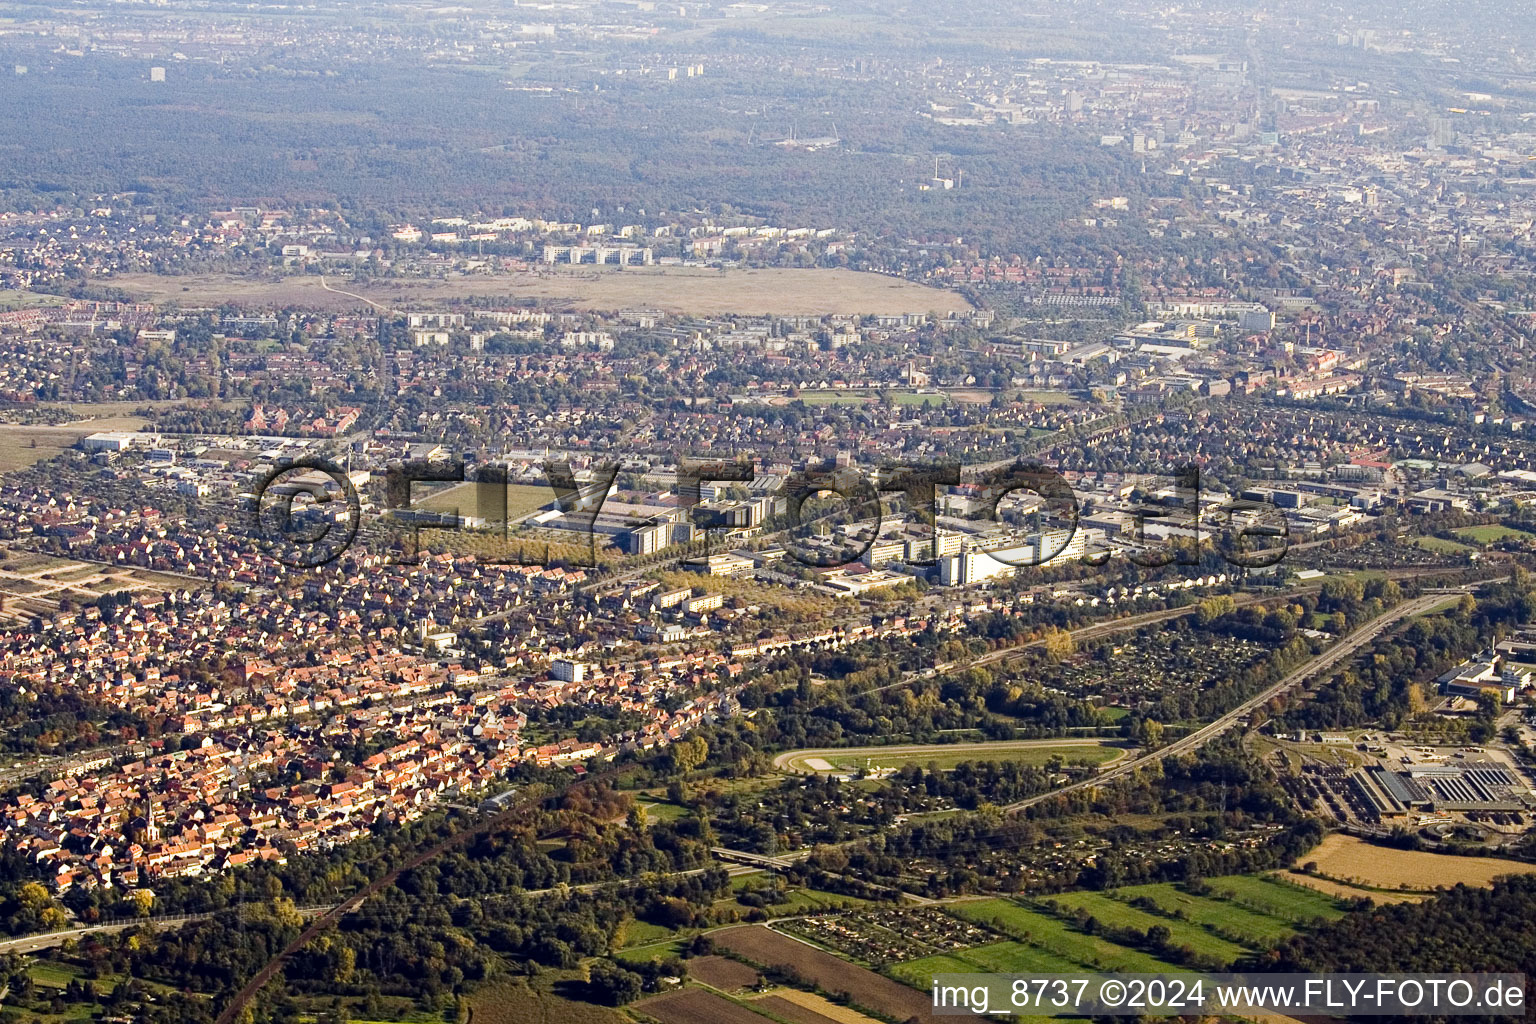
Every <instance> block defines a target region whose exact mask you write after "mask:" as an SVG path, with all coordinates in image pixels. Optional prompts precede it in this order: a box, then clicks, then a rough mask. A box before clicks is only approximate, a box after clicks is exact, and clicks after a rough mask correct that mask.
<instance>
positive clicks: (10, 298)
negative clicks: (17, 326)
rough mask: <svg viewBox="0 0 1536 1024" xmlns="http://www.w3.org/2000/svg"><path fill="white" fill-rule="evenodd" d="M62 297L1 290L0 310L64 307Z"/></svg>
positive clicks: (8, 289)
mask: <svg viewBox="0 0 1536 1024" xmlns="http://www.w3.org/2000/svg"><path fill="white" fill-rule="evenodd" d="M64 302H65V299H64V297H63V296H62V295H43V294H41V293H39V292H25V291H18V290H16V289H14V288H0V310H11V309H31V308H32V307H33V306H62V305H63V304H64Z"/></svg>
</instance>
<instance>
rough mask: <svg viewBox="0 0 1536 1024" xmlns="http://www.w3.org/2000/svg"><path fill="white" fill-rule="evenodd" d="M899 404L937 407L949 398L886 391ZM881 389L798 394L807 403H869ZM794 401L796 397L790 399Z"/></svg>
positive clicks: (876, 399) (910, 392)
mask: <svg viewBox="0 0 1536 1024" xmlns="http://www.w3.org/2000/svg"><path fill="white" fill-rule="evenodd" d="M883 393H884V394H888V395H890V396H891V399H892V400H893V401H894V402H895V403H896V404H897V405H910V406H921V405H922V404H923V403H924V402H931V403H932V404H933V405H934V407H935V408H937V407H938V406H941V405H947V404H948V403H949V398H948V397H947V396H946V395H941V394H922V393H919V392H916V391H886V392H883ZM881 394H882V392H881V391H876V390H864V389H842V390H827V391H802V392H800V394H799V395H798V396H797V397H798V398H799V399H800V401H802V402H804V403H805V404H806V405H867V404H869V403H870V402H877V401H879V400H880V395H881ZM790 401H794V399H793V398H792V399H790Z"/></svg>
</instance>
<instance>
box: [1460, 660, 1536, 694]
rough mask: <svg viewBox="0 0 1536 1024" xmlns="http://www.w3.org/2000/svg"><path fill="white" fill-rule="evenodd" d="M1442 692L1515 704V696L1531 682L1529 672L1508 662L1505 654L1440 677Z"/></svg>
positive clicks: (1468, 665) (1471, 662)
mask: <svg viewBox="0 0 1536 1024" xmlns="http://www.w3.org/2000/svg"><path fill="white" fill-rule="evenodd" d="M1439 682H1440V692H1441V693H1443V694H1445V695H1447V696H1451V697H1478V696H1481V695H1482V694H1485V693H1488V694H1492V695H1493V696H1495V697H1497V698H1498V699H1499V702H1500V703H1503V704H1513V703H1514V702H1515V694H1516V693H1517V692H1518V691H1520V690H1521V689H1523V688H1524V687H1526V686H1529V685H1530V683H1531V673H1530V670H1529V669H1524V668H1517V667H1516V666H1514V665H1508V664H1506V663H1505V661H1504V658H1503V656H1502V655H1498V654H1495V655H1494V656H1493V657H1492V658H1488V659H1485V660H1479V661H1469V662H1466V663H1464V664H1462V665H1459V666H1457V667H1456V668H1453V669H1451V671H1449V672H1447V673H1446V674H1445V675H1443V676H1441V677H1440V680H1439Z"/></svg>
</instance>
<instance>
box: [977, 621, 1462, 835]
mask: <svg viewBox="0 0 1536 1024" xmlns="http://www.w3.org/2000/svg"><path fill="white" fill-rule="evenodd" d="M1444 600H1445V597H1444V595H1443V594H1430V595H1427V596H1424V597H1418V598H1415V599H1414V600H1412V601H1404V602H1403V603H1402V604H1400V605H1398V606H1397V607H1396V608H1393V609H1391V610H1390V611H1386V612H1383V613H1381V614H1380V615H1378V616H1377V617H1376V618H1374V619H1372V620H1371V621H1370V622H1367V623H1366V624H1365V625H1363V626H1361V627H1360V628H1359V629H1357V630H1355V631H1354V632H1353V633H1351V634H1349V635H1348V636H1347V637H1345V638H1344V639H1342V640H1339V641H1337V642H1335V643H1334V644H1333V645H1332V646H1331V647H1329V648H1328V649H1327V650H1325V651H1323V653H1321V654H1319V655H1318V656H1317V657H1315V658H1313V659H1312V660H1311V661H1308V662H1307V663H1306V664H1305V665H1302V666H1301V667H1300V668H1298V669H1296V670H1295V671H1294V672H1292V673H1290V674H1289V675H1287V676H1286V677H1285V678H1284V679H1282V680H1280V681H1279V682H1278V683H1276V684H1275V685H1273V686H1271V687H1269V688H1268V689H1267V690H1264V691H1263V692H1262V693H1259V694H1256V695H1255V696H1253V697H1250V698H1248V699H1247V700H1245V701H1243V702H1242V703H1241V704H1239V705H1238V706H1237V707H1235V708H1233V709H1232V710H1231V711H1228V712H1227V713H1226V714H1224V715H1222V716H1221V717H1220V718H1218V719H1216V720H1215V721H1213V722H1211V723H1210V724H1208V725H1205V726H1202V727H1201V728H1199V729H1196V730H1195V731H1194V732H1192V733H1190V734H1189V735H1188V736H1183V737H1180V738H1179V739H1177V740H1174V741H1173V742H1172V743H1170V744H1168V745H1167V746H1165V747H1161V748H1159V749H1157V750H1154V751H1151V752H1150V753H1146V754H1142V755H1141V756H1140V757H1136V758H1132V759H1131V760H1129V761H1125V762H1122V763H1121V764H1119V765H1117V766H1115V767H1113V768H1110V769H1108V770H1106V771H1103V772H1101V773H1099V774H1098V775H1095V776H1094V777H1092V778H1090V779H1084V780H1083V781H1081V782H1074V783H1072V784H1071V785H1068V786H1063V787H1061V788H1060V789H1054V790H1052V791H1051V792H1049V793H1042V794H1040V795H1039V796H1033V797H1029V798H1028V799H1025V800H1020V801H1018V802H1016V803H1012V804H1009V805H1007V806H1006V807H1004V808H1003V811H1004V813H1008V814H1015V813H1017V812H1019V811H1022V810H1024V809H1025V808H1026V807H1033V806H1034V805H1036V804H1038V803H1042V802H1044V801H1046V800H1050V799H1052V798H1053V797H1057V796H1060V795H1061V794H1063V793H1070V792H1072V791H1074V790H1079V789H1085V788H1087V787H1089V786H1099V785H1103V784H1104V783H1106V782H1111V781H1113V780H1115V779H1117V778H1121V777H1122V776H1125V775H1129V774H1131V773H1132V772H1134V771H1136V770H1137V769H1139V768H1142V767H1145V766H1146V765H1149V764H1153V763H1155V762H1158V761H1162V760H1164V759H1165V758H1169V757H1173V756H1175V755H1177V754H1184V753H1188V752H1189V751H1192V750H1198V749H1199V748H1201V747H1203V746H1205V745H1206V744H1207V743H1209V742H1210V741H1211V740H1213V739H1215V738H1216V737H1218V736H1220V735H1221V734H1222V733H1224V732H1226V731H1227V730H1228V729H1230V728H1232V727H1233V726H1234V725H1236V724H1237V723H1238V722H1240V721H1241V720H1243V719H1244V718H1246V717H1247V716H1248V714H1249V713H1251V712H1252V711H1253V710H1254V709H1256V708H1259V707H1262V706H1263V705H1265V704H1267V703H1269V701H1271V700H1273V699H1274V698H1275V697H1277V696H1279V695H1280V694H1282V693H1286V692H1287V691H1289V690H1292V689H1294V688H1295V687H1296V686H1298V685H1300V684H1301V683H1302V682H1304V681H1305V680H1307V679H1309V678H1311V677H1312V676H1314V675H1317V674H1318V673H1319V672H1322V671H1324V670H1326V669H1328V668H1331V667H1332V666H1333V665H1336V664H1338V663H1339V662H1340V661H1342V660H1344V659H1345V658H1348V657H1350V656H1351V655H1353V654H1354V653H1355V652H1356V651H1358V650H1360V648H1362V647H1364V646H1365V645H1366V644H1368V643H1370V642H1371V641H1373V640H1375V639H1376V638H1377V637H1378V636H1380V635H1381V634H1382V633H1383V632H1384V631H1385V630H1386V629H1387V628H1388V627H1390V626H1393V625H1395V624H1397V623H1399V622H1401V621H1402V620H1404V619H1406V618H1410V617H1411V616H1414V615H1421V614H1423V613H1424V612H1427V611H1429V609H1431V608H1433V607H1434V606H1435V605H1437V604H1440V603H1441V602H1442V601H1444Z"/></svg>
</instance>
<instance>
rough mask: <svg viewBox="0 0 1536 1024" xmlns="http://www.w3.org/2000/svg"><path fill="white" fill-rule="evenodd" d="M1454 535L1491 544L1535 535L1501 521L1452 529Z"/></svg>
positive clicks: (1475, 541) (1479, 542)
mask: <svg viewBox="0 0 1536 1024" xmlns="http://www.w3.org/2000/svg"><path fill="white" fill-rule="evenodd" d="M1451 532H1452V533H1454V534H1455V535H1456V536H1458V537H1461V538H1463V539H1464V540H1470V541H1472V542H1473V543H1475V544H1484V545H1486V544H1492V543H1494V542H1496V541H1501V540H1510V539H1514V540H1532V539H1536V536H1533V535H1532V534H1529V533H1527V532H1525V531H1524V530H1517V529H1515V528H1514V527H1513V526H1505V525H1503V524H1502V523H1491V524H1489V525H1487V526H1463V527H1462V528H1461V529H1459V530H1452V531H1451Z"/></svg>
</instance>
